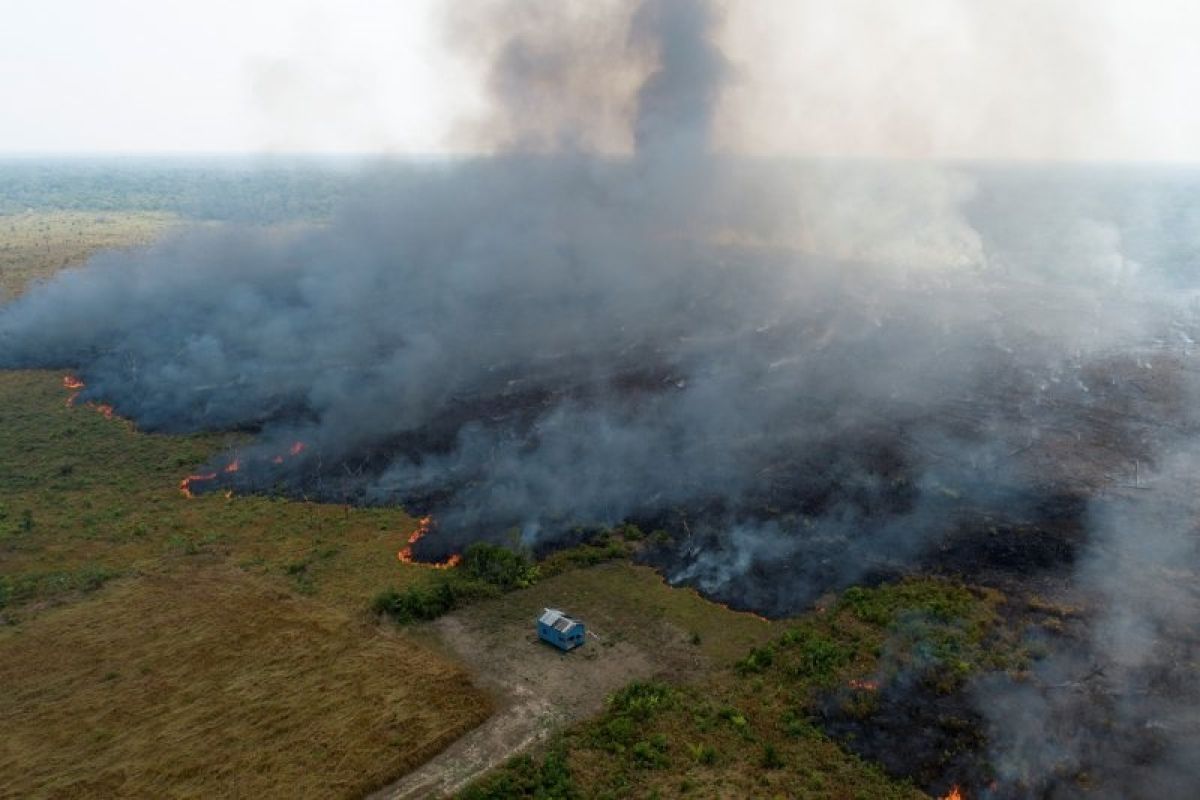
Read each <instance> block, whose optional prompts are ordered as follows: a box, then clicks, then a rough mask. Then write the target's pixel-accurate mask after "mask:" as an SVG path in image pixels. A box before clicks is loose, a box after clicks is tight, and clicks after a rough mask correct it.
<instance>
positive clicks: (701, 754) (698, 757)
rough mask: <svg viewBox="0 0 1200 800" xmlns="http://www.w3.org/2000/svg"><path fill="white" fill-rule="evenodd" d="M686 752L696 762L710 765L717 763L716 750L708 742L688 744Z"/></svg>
mask: <svg viewBox="0 0 1200 800" xmlns="http://www.w3.org/2000/svg"><path fill="white" fill-rule="evenodd" d="M688 752H689V753H690V754H691V756H692V759H693V760H694V761H695V762H696V763H697V764H705V765H712V764H715V763H717V750H716V748H715V747H713V746H712V745H708V744H689V745H688Z"/></svg>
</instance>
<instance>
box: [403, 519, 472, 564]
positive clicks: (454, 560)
mask: <svg viewBox="0 0 1200 800" xmlns="http://www.w3.org/2000/svg"><path fill="white" fill-rule="evenodd" d="M432 527H433V517H421V518H420V519H418V520H417V529H416V530H415V531H413V532H412V533H410V534H409V535H408V544H406V545H405V546H404V547H402V548H401V549H400V552H399V553H397V554H396V558H398V559H400V562H401V563H403V564H423V563H425V562H422V561H416V560H415V559H414V558H413V552H412V549H413V545H414V544H416V543H417V542H419V541H421V539H423V538H425V535H426V534H427V533H429V530H430V528H432ZM461 563H462V556H461V555H459V554H458V553H455V554H454V555H452V556H450V557H449V558H447V559H446V560H445V561H438V562H436V563H433V564H426V566H430V567H433V568H434V569H451V568H453V567H457V566H458V565H459V564H461Z"/></svg>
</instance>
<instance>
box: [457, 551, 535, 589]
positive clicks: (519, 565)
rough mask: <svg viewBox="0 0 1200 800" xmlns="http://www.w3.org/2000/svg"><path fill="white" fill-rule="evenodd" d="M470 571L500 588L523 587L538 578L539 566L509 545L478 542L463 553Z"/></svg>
mask: <svg viewBox="0 0 1200 800" xmlns="http://www.w3.org/2000/svg"><path fill="white" fill-rule="evenodd" d="M462 568H463V569H465V570H466V572H467V574H469V575H471V576H472V577H474V578H478V579H479V580H482V581H486V582H487V583H490V584H492V585H493V586H499V587H500V588H501V589H505V590H511V589H523V588H525V587H526V586H530V585H531V584H533V582H534V581H536V580H537V578H538V568H537V567H536V566H534V565H533V564H532V563H530V561H529V559H528V558H527V557H525V556H524V555H522V554H520V553H517V552H514V551H512V550H509V549H508V548H507V547H500V546H498V545H493V544H488V543H486V542H476V543H475V544H473V545H471V546H470V547H468V548H467V549H466V552H464V553H463V561H462Z"/></svg>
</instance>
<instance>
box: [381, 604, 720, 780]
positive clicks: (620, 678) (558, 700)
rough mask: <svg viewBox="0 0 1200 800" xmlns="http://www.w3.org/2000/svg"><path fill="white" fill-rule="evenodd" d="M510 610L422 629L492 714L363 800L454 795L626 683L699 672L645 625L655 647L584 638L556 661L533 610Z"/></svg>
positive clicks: (600, 633) (683, 646) (683, 652)
mask: <svg viewBox="0 0 1200 800" xmlns="http://www.w3.org/2000/svg"><path fill="white" fill-rule="evenodd" d="M500 602H507V600H502V601H500ZM517 602H519V601H517ZM485 605H491V604H485ZM511 611H512V610H511V609H506V610H505V612H502V613H501V614H500V615H499V616H501V617H502V619H499V620H498V619H497V615H496V614H492V613H488V611H487V610H486V609H483V610H481V609H480V608H479V607H472V608H469V609H465V610H463V611H460V612H457V613H455V614H452V615H448V616H445V617H442V618H441V619H439V620H437V621H436V622H434V623H431V625H430V627H431V628H432V629H433V631H434V632H435V633H436V634H437V636H438V637H439V638H440V639H441V640H442V641H443V642H444V643H445V644H446V645H447V646H448V648H449V649H450V650H452V651H453V652H454V654H455V655H457V657H458V658H459V659H461V660H462V661H463V662H464V663H466V664H467V665H468V666H469V667H470V668H471V671H472V673H473V675H474V677H475V680H476V681H477V682H478V683H479V684H480V685H482V686H485V687H487V688H488V689H490V690H491V691H492V693H493V694H494V695H495V697H496V702H497V705H498V706H499V710H498V711H497V712H496V713H495V714H494V715H493V716H492V717H491V719H489V720H488V721H487V722H485V723H484V724H483V725H481V726H479V727H478V728H476V729H474V730H473V731H471V732H470V733H468V734H466V735H464V736H463V737H462V738H461V739H459V740H458V741H457V742H455V743H454V744H453V745H451V746H450V747H448V748H447V749H446V750H444V751H442V752H441V753H440V754H439V755H437V756H436V757H434V758H433V759H432V760H430V761H428V762H426V763H425V764H424V765H422V766H421V767H419V768H418V769H417V770H416V771H414V772H412V773H409V774H408V775H406V776H405V777H404V778H402V779H400V780H399V781H397V782H396V783H394V784H392V785H391V786H389V787H387V788H386V789H383V790H382V791H380V792H377V793H375V794H374V795H372V796H371V800H409V799H410V798H412V799H413V800H415V798H428V797H441V796H445V795H449V794H453V793H454V792H457V791H459V790H461V789H462V788H464V787H465V786H466V785H467V784H469V783H470V782H471V781H473V780H475V779H476V778H479V777H481V776H482V775H483V774H484V773H485V772H487V771H488V770H490V769H492V768H493V767H495V766H497V765H499V764H501V763H503V762H504V761H506V760H507V759H509V758H511V757H512V756H514V755H517V754H519V753H521V752H522V751H524V750H526V749H528V748H529V747H531V746H533V745H535V744H537V743H538V742H541V741H543V740H544V739H546V738H547V737H548V736H549V735H550V734H551V733H553V732H554V731H557V730H559V729H561V728H563V727H565V726H566V725H568V724H570V723H571V722H574V721H576V720H578V719H581V718H583V717H587V716H590V715H593V714H595V713H597V712H598V711H600V710H601V708H602V707H603V705H604V700H605V698H607V697H608V696H609V695H610V694H611V693H612V692H614V691H616V690H617V689H619V688H621V687H622V686H625V685H626V684H628V683H629V682H630V681H634V680H639V679H646V678H650V677H653V676H655V675H661V674H664V673H672V674H675V675H681V674H683V675H686V674H689V673H694V672H696V671H697V670H698V669H699V668H701V667H702V664H703V658H702V657H701V656H699V655H698V654H697V653H696V651H695V648H694V647H692V646H691V645H689V643H688V641H687V636H686V635H685V633H684V632H683V631H681V630H678V629H676V628H675V627H674V626H672V625H670V624H669V623H666V622H663V621H657V622H654V623H650V624H651V625H652V626H653V627H654V628H656V633H657V634H660V635H657V636H655V637H653V638H654V639H657V642H658V644H659V645H661V646H658V647H650V646H648V644H647V643H646V641H641V642H639V643H636V644H635V643H634V642H631V641H628V640H627V639H621V638H620V637H618V636H616V635H612V634H607V635H606V631H604V630H589V635H588V640H587V643H586V644H585V645H583V646H582V647H579V648H576V649H575V650H573V651H571V652H569V653H563V652H561V651H559V650H557V649H556V648H554V647H552V646H551V645H548V644H546V643H544V642H541V641H539V640H538V638H537V635H536V633H535V630H534V617H535V615H536V614H537V613H538V612H540V611H541V608H533V607H532V606H531V608H530V609H529V611H530V613H529V614H528V619H524V618H523V617H522V618H520V619H518V618H516V617H515V616H514V615H513V614H512V613H511Z"/></svg>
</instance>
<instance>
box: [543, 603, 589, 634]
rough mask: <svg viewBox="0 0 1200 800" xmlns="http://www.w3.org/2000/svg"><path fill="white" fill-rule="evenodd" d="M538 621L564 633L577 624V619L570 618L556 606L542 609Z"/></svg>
mask: <svg viewBox="0 0 1200 800" xmlns="http://www.w3.org/2000/svg"><path fill="white" fill-rule="evenodd" d="M538 622H540V623H542V624H543V625H549V626H550V627H552V628H554V630H556V631H559V632H560V633H566V632H567V631H569V630H570V629H571V628H573V627H575V626H576V625H578V624H579V621H578V620H574V619H571V618H570V617H568V616H567V615H566V614H564V613H563V612H561V611H559V610H558V609H557V608H547V609H544V610H543V611H542V615H541V616H540V617H538Z"/></svg>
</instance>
